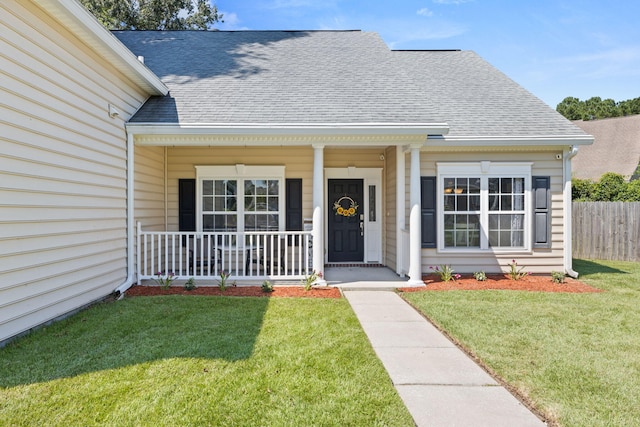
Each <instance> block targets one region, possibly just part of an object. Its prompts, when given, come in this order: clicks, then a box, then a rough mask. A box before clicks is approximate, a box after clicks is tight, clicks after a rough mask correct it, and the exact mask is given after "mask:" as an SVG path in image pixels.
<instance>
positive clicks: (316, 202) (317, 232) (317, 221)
mask: <svg viewBox="0 0 640 427" xmlns="http://www.w3.org/2000/svg"><path fill="white" fill-rule="evenodd" d="M323 230H324V145H315V144H314V145H313V231H312V237H313V270H314V271H315V272H316V273H322V278H321V279H319V280H317V281H316V282H315V283H317V284H324V283H326V281H325V279H324V233H323Z"/></svg>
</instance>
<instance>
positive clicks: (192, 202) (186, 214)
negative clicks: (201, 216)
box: [178, 179, 196, 231]
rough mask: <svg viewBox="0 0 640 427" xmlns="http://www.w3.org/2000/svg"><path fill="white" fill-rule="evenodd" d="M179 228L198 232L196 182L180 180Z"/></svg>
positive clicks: (193, 180)
mask: <svg viewBox="0 0 640 427" xmlns="http://www.w3.org/2000/svg"><path fill="white" fill-rule="evenodd" d="M178 227H179V230H180V231H196V180H195V179H180V180H178Z"/></svg>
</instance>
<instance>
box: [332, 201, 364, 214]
mask: <svg viewBox="0 0 640 427" xmlns="http://www.w3.org/2000/svg"><path fill="white" fill-rule="evenodd" d="M344 201H348V202H349V206H348V207H344V206H342V205H343V202H344ZM333 210H334V211H335V213H336V215H341V216H345V217H347V218H349V217H352V216H355V215H356V213H357V212H358V204H357V203H356V202H355V200H353V199H352V198H351V197H349V196H343V197H340V198H339V199H338V200H336V201H335V202H334V203H333Z"/></svg>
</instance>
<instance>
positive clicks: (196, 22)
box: [81, 0, 222, 30]
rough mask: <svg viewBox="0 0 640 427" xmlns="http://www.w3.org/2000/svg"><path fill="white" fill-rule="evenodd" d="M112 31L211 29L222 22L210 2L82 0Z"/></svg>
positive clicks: (185, 0)
mask: <svg viewBox="0 0 640 427" xmlns="http://www.w3.org/2000/svg"><path fill="white" fill-rule="evenodd" d="M81 2H82V4H83V5H84V7H86V8H87V9H88V10H89V11H90V12H91V13H93V15H94V16H95V17H96V18H97V19H98V21H100V23H102V25H104V26H105V27H106V28H108V29H110V30H208V29H209V28H210V27H211V26H212V25H213V24H214V23H216V22H219V21H221V20H222V15H221V14H219V13H218V8H217V7H216V6H215V5H213V4H211V3H210V1H209V0H81Z"/></svg>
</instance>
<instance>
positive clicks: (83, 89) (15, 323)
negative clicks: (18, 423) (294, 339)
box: [0, 0, 146, 342]
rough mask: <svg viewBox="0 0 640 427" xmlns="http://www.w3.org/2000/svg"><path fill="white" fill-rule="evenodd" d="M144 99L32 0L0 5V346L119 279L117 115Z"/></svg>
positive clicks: (121, 179) (122, 194)
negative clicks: (113, 112) (112, 114)
mask: <svg viewBox="0 0 640 427" xmlns="http://www.w3.org/2000/svg"><path fill="white" fill-rule="evenodd" d="M145 98H146V95H145V94H143V93H141V92H140V91H139V90H138V89H137V88H135V87H134V86H132V85H131V84H130V83H129V82H128V81H127V80H126V79H125V78H124V76H122V75H121V74H119V73H118V72H116V71H115V70H113V69H112V68H111V66H110V65H109V64H107V63H105V62H104V61H102V60H101V59H100V58H99V57H98V56H96V55H95V54H94V53H93V52H92V51H91V50H89V49H88V48H87V47H86V46H85V45H83V44H82V42H81V41H79V40H78V39H75V38H73V36H71V35H70V34H69V33H67V32H66V30H65V29H64V28H62V27H59V26H57V25H56V24H55V23H54V21H53V20H52V19H51V18H49V17H47V16H44V15H43V14H42V12H41V11H40V9H38V8H37V7H35V6H33V5H32V4H31V3H29V2H18V1H12V0H9V1H8V2H2V4H0V130H1V131H0V145H1V146H2V150H0V342H1V341H2V340H4V339H6V338H9V337H11V336H13V335H15V334H18V333H20V332H23V331H25V330H28V329H30V328H32V327H34V326H37V325H38V324H41V323H43V322H46V321H48V320H51V319H54V318H56V317H58V316H61V315H63V314H65V313H68V312H69V311H72V310H75V309H77V308H79V307H82V306H84V305H86V304H88V303H90V302H92V301H95V300H96V299H98V298H100V297H102V296H105V295H107V294H109V293H110V292H112V291H113V290H114V289H115V287H116V286H118V285H119V284H120V283H122V281H124V279H125V278H126V274H127V271H126V182H127V176H126V153H127V151H126V136H125V130H124V120H126V119H127V118H128V117H130V116H131V115H132V114H133V113H134V112H135V111H136V109H137V108H138V107H139V106H140V104H141V103H142V102H144V99H145ZM109 104H112V105H114V106H115V107H116V108H117V109H118V110H119V112H120V116H119V117H116V118H111V117H109V115H108V105H109Z"/></svg>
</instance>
